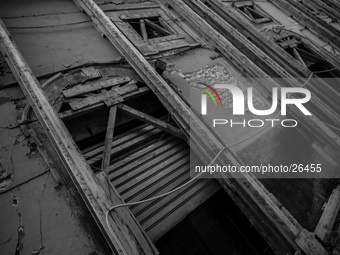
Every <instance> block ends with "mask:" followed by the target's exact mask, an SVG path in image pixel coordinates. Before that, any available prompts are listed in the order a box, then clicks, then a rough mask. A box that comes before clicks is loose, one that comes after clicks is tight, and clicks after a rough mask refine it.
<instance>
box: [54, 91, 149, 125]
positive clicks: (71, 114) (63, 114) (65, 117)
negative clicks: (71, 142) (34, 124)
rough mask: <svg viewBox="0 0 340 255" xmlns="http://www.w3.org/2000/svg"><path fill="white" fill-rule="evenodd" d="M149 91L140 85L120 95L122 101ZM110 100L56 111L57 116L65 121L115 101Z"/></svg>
mask: <svg viewBox="0 0 340 255" xmlns="http://www.w3.org/2000/svg"><path fill="white" fill-rule="evenodd" d="M149 93H151V90H150V88H148V87H142V88H140V89H138V90H137V91H134V92H131V93H129V94H126V95H122V96H121V98H122V99H123V100H124V101H129V100H131V99H133V98H136V97H139V96H143V95H146V94H149ZM112 100H113V102H111V99H106V100H105V101H104V102H105V103H104V102H99V103H97V104H94V105H90V106H88V107H85V108H81V109H78V110H67V111H64V112H60V113H58V116H59V118H61V119H63V120H64V121H67V120H69V119H73V118H77V117H79V116H82V115H85V114H88V113H91V112H94V111H98V110H100V109H102V108H103V107H105V105H107V106H111V105H113V104H114V103H115V102H116V100H115V99H112ZM124 101H123V102H124Z"/></svg>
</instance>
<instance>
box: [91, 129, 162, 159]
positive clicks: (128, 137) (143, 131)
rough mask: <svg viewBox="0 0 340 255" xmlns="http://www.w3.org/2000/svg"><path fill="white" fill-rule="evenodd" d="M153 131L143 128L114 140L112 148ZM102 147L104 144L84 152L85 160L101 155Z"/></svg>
mask: <svg viewBox="0 0 340 255" xmlns="http://www.w3.org/2000/svg"><path fill="white" fill-rule="evenodd" d="M155 129H156V128H155V127H153V126H151V125H150V126H145V127H143V128H142V129H138V130H136V132H132V133H130V134H128V135H125V136H122V137H120V138H119V139H115V140H114V141H113V144H112V146H119V145H120V144H124V143H127V142H128V141H131V140H134V139H136V138H138V137H139V136H142V135H147V134H148V133H150V132H154V130H155ZM103 145H104V144H102V145H101V146H98V147H97V148H95V149H93V150H89V151H87V152H85V153H84V156H85V157H86V158H91V157H93V156H95V155H98V154H102V152H103V151H104V146H103Z"/></svg>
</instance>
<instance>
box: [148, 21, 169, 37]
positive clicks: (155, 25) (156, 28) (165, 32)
mask: <svg viewBox="0 0 340 255" xmlns="http://www.w3.org/2000/svg"><path fill="white" fill-rule="evenodd" d="M144 21H145V23H146V24H147V25H148V26H150V27H152V28H153V29H155V30H157V31H158V32H159V33H161V34H162V35H164V36H166V35H171V33H170V32H169V31H168V30H166V29H164V28H162V27H161V26H158V25H157V24H155V23H153V22H151V21H150V20H148V19H144Z"/></svg>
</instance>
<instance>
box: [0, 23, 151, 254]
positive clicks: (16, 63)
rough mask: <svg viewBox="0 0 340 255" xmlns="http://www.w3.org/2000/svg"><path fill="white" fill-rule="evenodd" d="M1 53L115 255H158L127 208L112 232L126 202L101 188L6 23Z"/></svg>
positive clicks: (1, 29) (0, 27)
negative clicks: (117, 209)
mask: <svg viewBox="0 0 340 255" xmlns="http://www.w3.org/2000/svg"><path fill="white" fill-rule="evenodd" d="M0 49H1V52H2V54H3V56H5V58H6V61H7V62H8V64H9V66H10V68H11V70H12V72H13V74H14V75H15V77H16V79H17V81H18V83H19V85H20V87H21V89H22V91H23V93H24V94H25V96H26V98H27V100H28V102H29V103H30V104H31V106H32V108H33V110H34V112H35V114H36V116H37V117H38V119H39V122H40V123H41V125H42V127H43V128H44V131H45V132H46V135H47V136H48V138H49V139H50V141H51V142H52V144H53V146H54V148H55V150H56V152H57V154H58V155H59V157H60V159H61V160H62V162H63V164H64V166H65V169H66V170H67V171H68V173H69V175H70V177H71V178H72V180H73V182H74V184H75V186H76V187H77V189H78V192H79V193H80V195H81V196H82V198H83V200H84V202H85V204H86V205H87V206H88V208H89V210H90V212H91V214H92V216H93V217H94V219H95V220H96V222H97V224H98V226H99V228H100V229H101V231H102V233H103V235H104V236H105V238H106V239H107V242H108V243H109V245H110V247H111V248H112V251H113V253H117V254H124V255H129V254H142V253H144V254H157V251H156V249H155V248H154V246H153V244H152V242H151V241H150V239H149V238H148V237H147V235H146V234H145V232H144V231H143V230H142V229H141V228H140V226H139V225H138V223H137V221H136V219H135V218H134V217H133V215H132V214H131V212H130V211H129V210H128V209H126V208H121V209H120V210H119V211H116V212H115V213H111V214H110V216H111V217H110V225H111V227H112V229H113V232H112V233H111V232H110V231H109V229H108V226H107V225H106V220H105V213H106V212H107V210H108V209H109V208H111V207H112V206H113V205H116V204H120V203H122V202H123V200H122V199H121V197H120V196H119V194H118V193H117V192H116V190H115V189H113V188H112V187H111V190H110V191H111V192H112V194H111V197H112V199H111V200H109V199H108V194H106V193H105V192H104V190H103V188H102V186H101V185H98V183H97V180H96V179H95V178H94V176H93V172H92V169H91V168H90V166H89V165H88V164H87V163H86V161H85V159H84V157H83V156H82V154H81V152H80V150H79V148H78V147H77V145H76V144H75V142H74V140H73V138H72V136H71V135H70V133H69V132H68V130H67V128H66V127H65V125H64V124H63V123H62V121H61V120H60V119H59V118H58V115H57V113H56V112H55V110H54V109H53V107H52V106H51V105H50V103H49V102H48V100H47V98H46V96H45V94H44V92H43V91H42V89H41V85H40V84H39V82H38V80H37V78H36V77H34V76H33V75H32V73H33V72H32V70H31V69H30V67H29V66H28V64H27V62H26V61H25V59H24V58H23V56H22V55H21V53H20V51H19V50H18V49H17V47H16V45H15V44H14V42H13V41H12V39H11V37H10V35H9V33H8V31H7V30H6V27H5V25H4V23H3V22H2V20H0Z"/></svg>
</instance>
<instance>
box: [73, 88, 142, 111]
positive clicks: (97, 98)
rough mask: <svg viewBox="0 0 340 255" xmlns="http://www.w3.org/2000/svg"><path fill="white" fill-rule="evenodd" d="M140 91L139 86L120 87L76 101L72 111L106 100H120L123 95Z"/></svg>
mask: <svg viewBox="0 0 340 255" xmlns="http://www.w3.org/2000/svg"><path fill="white" fill-rule="evenodd" d="M136 90H138V87H137V85H135V84H132V85H126V86H124V87H119V88H113V89H111V90H110V91H107V92H104V93H101V94H97V95H93V96H91V97H87V98H84V99H79V100H76V101H73V102H71V103H70V106H71V108H72V110H78V109H81V108H85V107H88V106H91V105H94V104H97V103H100V102H104V101H105V100H108V99H112V98H118V97H120V96H121V95H124V94H127V93H130V92H133V91H136Z"/></svg>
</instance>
